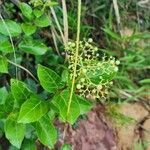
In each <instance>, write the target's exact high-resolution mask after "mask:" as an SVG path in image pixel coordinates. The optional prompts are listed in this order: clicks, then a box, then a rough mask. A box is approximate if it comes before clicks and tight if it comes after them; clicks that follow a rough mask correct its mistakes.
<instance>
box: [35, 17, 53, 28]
mask: <svg viewBox="0 0 150 150" xmlns="http://www.w3.org/2000/svg"><path fill="white" fill-rule="evenodd" d="M34 23H35V25H36V26H38V27H47V26H50V25H51V20H50V18H49V17H48V16H47V15H42V16H41V17H39V18H36V19H35V21H34Z"/></svg>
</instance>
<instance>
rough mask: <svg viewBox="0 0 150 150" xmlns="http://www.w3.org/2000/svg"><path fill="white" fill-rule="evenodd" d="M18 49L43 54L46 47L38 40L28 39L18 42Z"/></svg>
mask: <svg viewBox="0 0 150 150" xmlns="http://www.w3.org/2000/svg"><path fill="white" fill-rule="evenodd" d="M19 49H20V50H22V51H24V52H26V53H30V54H34V55H44V54H45V53H46V51H47V50H48V47H47V46H46V45H45V44H44V43H42V42H40V41H37V40H28V41H22V42H21V43H20V44H19Z"/></svg>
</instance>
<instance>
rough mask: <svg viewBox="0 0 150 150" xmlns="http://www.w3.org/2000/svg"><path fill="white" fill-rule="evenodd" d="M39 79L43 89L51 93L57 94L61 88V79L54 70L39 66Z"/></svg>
mask: <svg viewBox="0 0 150 150" xmlns="http://www.w3.org/2000/svg"><path fill="white" fill-rule="evenodd" d="M37 74H38V78H39V80H40V83H41V85H42V87H43V88H44V89H45V90H47V91H48V92H50V93H55V92H56V91H57V90H58V89H59V88H60V86H61V83H60V82H61V77H60V76H59V75H57V74H56V73H55V72H54V71H53V70H51V69H49V68H47V67H44V66H42V65H38V71H37Z"/></svg>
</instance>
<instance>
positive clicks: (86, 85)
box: [66, 38, 120, 99]
mask: <svg viewBox="0 0 150 150" xmlns="http://www.w3.org/2000/svg"><path fill="white" fill-rule="evenodd" d="M75 51H76V43H75V42H68V46H67V47H66V52H67V59H68V63H69V66H68V68H69V70H70V79H72V77H73V72H74V67H75V66H74V65H75ZM119 64H120V62H119V61H118V60H115V58H113V57H112V56H111V57H109V58H107V57H106V56H105V55H103V56H101V53H100V51H99V49H98V48H97V46H96V45H94V43H93V40H92V39H91V38H90V39H88V40H87V41H86V40H85V39H84V40H83V41H80V43H79V54H78V59H77V66H76V67H77V68H76V91H77V93H78V94H79V95H81V96H83V97H85V98H88V99H102V98H103V99H105V98H106V96H107V94H108V88H109V87H110V85H112V84H113V82H112V79H113V77H114V76H115V74H116V72H117V71H118V65H119Z"/></svg>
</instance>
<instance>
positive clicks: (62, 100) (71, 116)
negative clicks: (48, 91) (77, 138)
mask: <svg viewBox="0 0 150 150" xmlns="http://www.w3.org/2000/svg"><path fill="white" fill-rule="evenodd" d="M69 98H70V92H69V90H64V91H63V92H61V93H60V94H58V95H56V96H55V97H54V98H53V100H52V103H53V104H54V105H55V106H56V107H57V108H58V110H59V117H60V119H61V120H62V121H64V122H66V121H67V122H68V123H70V124H74V123H75V122H76V120H77V118H78V117H79V115H80V106H79V103H78V100H77V97H76V95H74V94H73V96H72V100H71V105H70V111H69V112H68V114H67V111H68V104H69Z"/></svg>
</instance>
